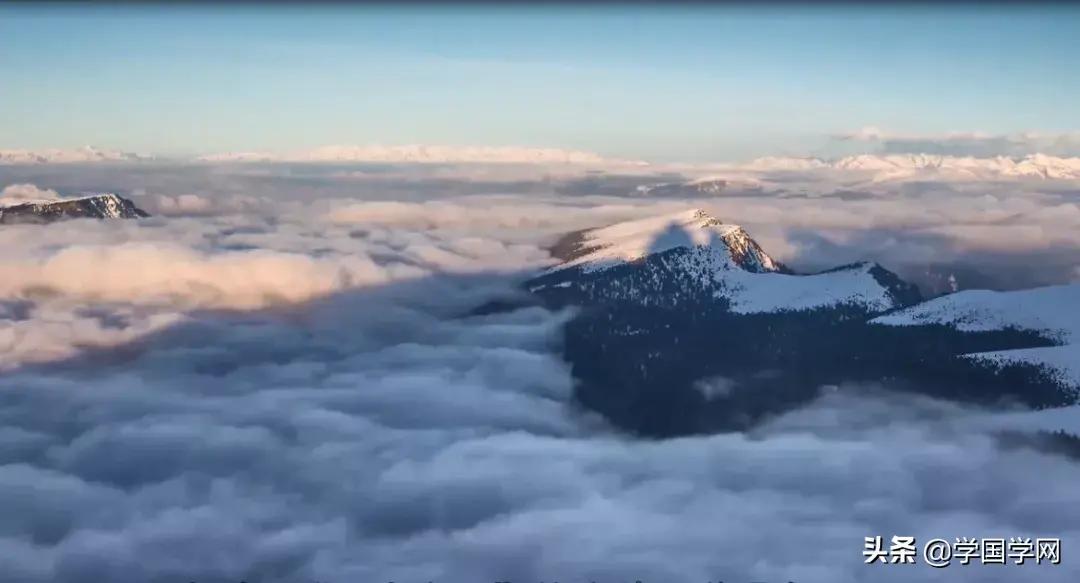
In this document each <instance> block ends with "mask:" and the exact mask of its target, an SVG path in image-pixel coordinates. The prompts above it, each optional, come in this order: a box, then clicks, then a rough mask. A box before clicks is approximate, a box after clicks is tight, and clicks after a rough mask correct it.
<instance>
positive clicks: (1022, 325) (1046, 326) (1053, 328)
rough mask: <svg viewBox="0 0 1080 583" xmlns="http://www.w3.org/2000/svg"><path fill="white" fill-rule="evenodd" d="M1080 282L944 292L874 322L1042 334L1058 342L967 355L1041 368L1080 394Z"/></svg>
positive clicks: (995, 362) (996, 364) (990, 361)
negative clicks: (997, 289)
mask: <svg viewBox="0 0 1080 583" xmlns="http://www.w3.org/2000/svg"><path fill="white" fill-rule="evenodd" d="M1078 306H1080V285H1059V286H1051V287H1042V288H1035V289H1029V290H1020V291H1011V292H994V291H986V290H970V291H962V292H957V293H954V294H951V295H947V296H942V297H939V298H936V299H933V300H931V301H929V302H926V303H923V304H919V305H916V306H912V307H910V308H907V309H904V310H900V311H898V312H896V313H893V314H889V315H888V316H882V317H879V318H875V319H873V320H871V323H872V324H884V325H889V326H918V325H920V324H946V325H952V326H955V327H956V328H957V329H959V330H964V331H972V332H974V331H989V330H1003V329H1006V328H1018V329H1022V330H1030V331H1034V332H1037V333H1039V334H1040V335H1042V336H1045V337H1047V338H1049V339H1051V340H1053V341H1055V342H1058V343H1060V346H1052V347H1044V348H1025V349H1018V350H1003V351H996V352H979V353H974V354H967V355H964V356H965V357H967V358H971V359H974V360H978V361H981V362H983V363H986V364H988V365H990V366H994V367H1002V366H1007V365H1009V364H1017V363H1026V364H1033V365H1037V366H1040V367H1041V368H1042V369H1043V370H1044V371H1046V373H1047V374H1048V375H1050V376H1051V377H1052V378H1053V380H1054V382H1056V383H1057V384H1058V385H1060V386H1061V387H1063V388H1065V389H1066V390H1070V391H1073V392H1074V393H1076V394H1077V396H1080V309H1078Z"/></svg>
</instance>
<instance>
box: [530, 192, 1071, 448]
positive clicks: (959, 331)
mask: <svg viewBox="0 0 1080 583" xmlns="http://www.w3.org/2000/svg"><path fill="white" fill-rule="evenodd" d="M552 254H553V256H554V257H555V258H556V259H557V260H558V263H557V264H555V265H553V266H552V267H550V268H548V269H546V270H544V271H543V272H542V273H540V274H538V275H537V276H536V277H534V278H533V279H531V280H529V281H527V282H526V283H525V287H526V289H527V290H528V291H529V293H530V294H531V296H532V297H533V298H535V299H536V300H537V301H539V302H540V303H542V304H545V305H547V306H548V307H551V308H563V307H574V308H576V309H577V310H576V314H577V316H576V317H575V318H574V319H573V320H572V321H571V322H570V323H569V324H568V325H567V327H566V334H565V337H564V343H563V344H564V345H563V351H564V356H565V358H566V359H567V361H568V362H569V363H570V364H571V366H572V370H573V374H574V376H575V378H576V379H577V381H578V384H577V388H576V389H575V391H576V393H575V394H576V396H577V399H578V401H579V402H580V403H582V404H583V405H584V406H585V407H587V408H590V409H592V410H594V411H597V412H599V413H601V414H602V415H604V416H605V417H606V418H608V419H609V420H610V421H611V422H612V423H614V424H615V425H616V426H618V427H621V428H623V429H625V430H627V431H630V432H634V433H637V434H640V435H647V436H654V437H664V436H676V435H686V434H692V433H698V432H714V431H726V430H733V429H745V428H747V427H751V426H753V424H755V423H757V422H758V421H760V420H762V419H764V418H767V417H768V416H769V415H773V414H776V413H780V412H783V411H786V410H790V409H791V408H792V407H796V406H798V405H799V404H801V403H805V402H807V401H809V400H811V399H813V398H815V397H816V396H817V395H818V394H820V391H821V390H822V388H823V387H829V386H834V385H840V384H844V383H849V382H853V383H871V384H873V385H875V386H884V387H886V388H888V389H892V390H896V391H910V392H918V393H923V394H928V395H931V396H933V397H936V398H941V399H952V400H958V401H966V402H978V403H980V404H984V405H993V404H998V403H1001V402H1003V401H1004V402H1012V403H1021V404H1026V405H1028V406H1029V407H1032V408H1037V409H1042V408H1051V407H1067V406H1075V405H1077V403H1080V397H1078V391H1077V387H1078V383H1077V382H1076V379H1075V378H1074V377H1073V376H1071V375H1070V374H1068V373H1070V371H1071V370H1072V369H1069V366H1072V365H1071V364H1064V365H1062V363H1064V362H1066V361H1067V362H1071V363H1073V364H1075V362H1076V360H1075V358H1074V357H1075V356H1077V355H1076V354H1075V353H1074V352H1073V350H1072V345H1071V344H1063V343H1064V342H1066V339H1067V338H1071V336H1069V334H1072V332H1070V330H1074V329H1076V328H1075V324H1076V323H1075V322H1073V321H1072V320H1074V319H1077V318H1080V317H1078V316H1077V314H1076V313H1075V311H1074V313H1072V314H1071V315H1069V316H1065V317H1056V316H1054V314H1057V313H1058V312H1055V311H1054V308H1053V306H1057V309H1058V310H1062V309H1065V308H1064V307H1065V306H1070V305H1080V302H1078V301H1077V300H1078V299H1080V297H1077V295H1076V290H1075V289H1071V288H1060V289H1057V288H1047V289H1045V290H1033V291H1032V292H1030V293H1029V294H1028V295H1027V296H1024V295H1022V294H1021V295H1015V296H1014V295H1008V294H987V293H975V292H959V293H956V294H952V295H950V296H945V297H942V298H940V299H937V300H934V301H931V302H926V303H923V302H922V298H921V297H920V296H919V294H918V291H917V290H916V288H915V287H914V286H912V285H910V284H908V283H907V282H905V281H903V280H902V279H900V278H899V277H898V276H896V275H895V274H893V273H892V272H890V271H888V270H886V269H885V268H883V267H882V266H880V265H877V264H873V263H858V264H854V265H848V266H842V267H838V268H835V269H832V270H829V271H826V272H822V273H816V274H805V275H800V274H796V273H793V272H792V271H791V270H790V269H788V268H786V267H784V266H783V265H782V264H780V263H779V262H777V261H776V260H775V259H773V258H772V257H770V256H769V254H768V253H767V252H766V251H765V250H764V249H762V248H761V246H760V245H758V244H757V243H756V242H754V240H753V239H752V238H751V237H750V235H749V234H748V233H747V232H746V231H745V230H744V229H742V228H740V227H738V226H736V225H730V224H726V223H725V222H723V221H721V220H719V219H717V218H715V217H712V216H709V215H708V214H707V213H704V212H702V211H700V210H689V211H686V212H683V213H677V214H672V215H662V216H658V217H654V218H650V219H643V220H637V221H628V222H624V223H619V224H617V225H611V226H607V227H602V228H597V229H590V230H586V231H581V232H577V233H571V234H569V235H567V236H566V237H564V238H563V239H562V240H560V241H559V242H558V243H557V244H556V245H555V246H554V247H553V248H552ZM1070 302H1071V303H1070ZM1032 304H1038V305H1039V307H1038V308H1037V309H1036V311H1035V312H1032V311H1031V310H1030V309H1029V308H1030V306H1031V305H1032ZM1038 310H1042V311H1038ZM904 323H907V324H909V325H898V324H904ZM1070 359H1072V360H1070ZM710 383H712V384H716V383H720V384H722V385H723V386H724V387H725V390H724V391H722V392H721V393H717V392H716V391H708V390H704V389H703V388H702V387H708V386H712V384H710ZM1078 410H1080V409H1078Z"/></svg>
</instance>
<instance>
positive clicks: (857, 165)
mask: <svg viewBox="0 0 1080 583" xmlns="http://www.w3.org/2000/svg"><path fill="white" fill-rule="evenodd" d="M735 167H737V168H739V169H742V170H754V171H759V172H790V171H822V170H824V171H843V172H849V173H856V172H857V173H863V174H865V175H867V176H868V177H869V179H870V180H871V181H877V182H885V181H895V180H923V179H925V180H932V179H938V180H1000V179H1010V178H1012V179H1015V178H1035V179H1063V180H1069V179H1080V158H1059V157H1056V156H1047V155H1045V154H1033V155H1030V156H1025V157H1023V158H1008V157H1004V156H999V157H996V158H971V157H954V156H936V155H930V154H895V155H872V154H863V155H858V156H848V157H846V158H840V159H838V160H833V161H828V160H823V159H820V158H760V159H758V160H754V161H753V162H750V163H748V164H742V165H736V166H735Z"/></svg>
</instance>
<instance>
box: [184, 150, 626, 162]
mask: <svg viewBox="0 0 1080 583" xmlns="http://www.w3.org/2000/svg"><path fill="white" fill-rule="evenodd" d="M198 160H199V161H202V162H402V163H405V162H411V163H426V164H453V163H456V164H469V163H474V164H575V165H600V164H613V163H624V164H641V163H639V162H631V161H620V160H610V159H606V158H604V157H602V156H600V155H598V154H594V153H592V152H581V151H576V150H560V149H555V148H518V147H465V148H453V147H448V146H421V145H410V146H328V147H323V148H316V149H314V150H307V151H303V152H292V153H287V154H261V153H241V154H230V153H227V154H216V155H211V156H204V157H201V158H198Z"/></svg>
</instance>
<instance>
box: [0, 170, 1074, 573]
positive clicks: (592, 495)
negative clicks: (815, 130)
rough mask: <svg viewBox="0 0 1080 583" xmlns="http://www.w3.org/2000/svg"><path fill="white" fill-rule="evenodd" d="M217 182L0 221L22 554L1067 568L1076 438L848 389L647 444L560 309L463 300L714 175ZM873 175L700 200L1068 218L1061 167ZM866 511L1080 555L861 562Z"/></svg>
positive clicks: (961, 217) (832, 232)
mask: <svg viewBox="0 0 1080 583" xmlns="http://www.w3.org/2000/svg"><path fill="white" fill-rule="evenodd" d="M229 180H232V179H229ZM147 182H148V183H156V184H158V185H162V184H165V185H167V184H168V183H169V181H167V180H164V179H163V178H161V177H156V178H149V179H147ZM213 184H215V186H204V187H201V188H195V187H193V186H192V185H191V184H189V183H184V184H173V185H172V186H171V187H170V186H166V187H162V186H149V187H146V188H145V189H144V190H142V191H140V192H137V193H134V194H132V191H133V190H135V187H134V185H129V186H131V188H129V190H128V192H127V194H130V195H132V196H133V197H134V198H135V199H137V201H139V203H140V204H145V203H148V202H150V201H157V204H159V205H160V206H159V207H158V208H159V209H166V208H170V207H169V205H170V204H171V205H173V207H171V208H175V209H177V213H176V214H178V215H193V214H198V215H199V216H173V217H164V216H162V217H155V218H152V219H146V220H140V221H126V222H98V221H76V222H68V223H57V224H54V225H47V226H11V227H5V228H4V229H0V248H3V249H5V253H4V254H2V255H0V399H2V406H0V457H2V459H0V515H2V516H3V517H4V519H3V520H0V570H2V572H4V573H5V580H6V581H13V582H18V583H39V582H40V583H45V582H49V583H90V582H96V581H117V582H128V581H130V582H133V583H134V582H140V583H175V582H176V581H196V582H199V583H202V582H220V583H226V582H228V583H235V582H237V581H245V580H246V581H261V582H263V583H298V582H302V581H325V582H328V583H335V582H343V581H375V582H378V581H383V582H386V581H397V582H399V583H402V582H405V583H408V582H414V581H415V582H426V581H433V582H439V581H520V582H525V581H534V582H539V581H562V582H572V581H583V582H584V581H595V582H596V583H606V582H609V581H610V582H612V583H615V582H624V581H635V580H640V581H642V582H648V581H670V582H673V583H704V582H706V581H717V580H722V581H749V580H755V581H765V582H770V583H771V582H774V581H794V582H796V583H861V582H871V581H874V582H884V583H888V582H896V583H900V582H907V581H911V580H912V579H917V580H919V581H928V582H929V581H971V582H973V583H974V582H978V583H995V582H999V581H1000V582H1002V583H1004V582H1007V581H1015V580H1018V579H1029V578H1034V577H1039V578H1040V580H1044V581H1048V582H1051V583H1052V582H1055V581H1060V582H1066V581H1070V582H1071V581H1074V580H1076V577H1077V575H1078V574H1080V565H1078V564H1076V563H1075V562H1074V561H1072V560H1071V559H1070V557H1069V556H1068V552H1069V549H1071V548H1073V545H1075V543H1076V542H1077V541H1078V539H1080V527H1078V525H1077V524H1076V522H1075V520H1073V518H1072V517H1073V516H1076V515H1077V513H1078V512H1080V502H1078V501H1077V499H1076V496H1075V494H1074V488H1073V485H1074V484H1076V483H1077V482H1078V481H1080V466H1077V465H1075V464H1072V463H1070V462H1067V461H1065V460H1063V459H1061V458H1057V457H1052V456H1049V455H1045V454H1039V453H1035V452H1033V451H1028V450H1016V451H1009V452H1006V451H1002V450H1000V449H998V448H997V447H996V446H995V444H994V442H993V441H992V440H991V439H990V438H989V437H987V436H985V435H981V434H978V433H972V432H956V431H954V430H953V429H952V426H953V425H952V421H953V420H956V419H960V418H963V417H965V416H966V415H968V412H965V411H961V410H957V409H955V408H952V407H950V406H947V405H943V404H940V403H933V402H923V401H912V400H906V401H903V402H897V401H895V400H892V399H889V398H888V397H886V396H883V395H878V394H877V393H876V392H875V391H874V390H873V388H872V387H844V388H843V389H842V390H840V391H837V392H835V393H832V394H830V395H828V396H827V397H826V398H825V399H823V400H822V401H820V402H818V403H816V404H815V405H814V406H813V407H811V408H809V409H807V410H805V411H800V412H797V413H794V414H791V415H789V416H786V417H784V418H781V419H777V420H774V421H773V422H772V423H771V424H770V425H768V426H766V427H764V428H762V429H761V430H760V431H757V432H755V433H754V434H750V435H725V436H712V437H699V438H688V439H680V440H672V441H668V442H662V443H643V442H638V441H633V440H629V439H625V438H622V437H619V436H617V435H615V434H613V433H612V432H611V431H610V430H608V429H607V428H606V426H605V425H604V424H603V423H602V422H601V420H599V419H596V418H594V417H592V416H590V415H587V414H585V413H583V412H581V411H579V410H578V409H577V408H576V407H574V406H573V405H572V401H571V392H572V379H571V377H570V375H569V371H568V370H567V368H566V366H565V364H563V363H562V362H561V361H560V359H559V357H558V350H559V341H560V330H561V324H562V322H563V321H564V319H565V318H566V317H568V315H567V314H558V313H550V312H546V311H543V310H539V309H528V310H522V311H518V312H515V313H510V314H503V315H494V316H486V317H477V318H465V317H463V314H465V313H467V312H468V310H469V309H470V308H471V307H473V306H475V305H478V304H480V303H483V302H484V301H486V300H489V299H493V298H499V297H503V296H505V295H507V294H510V293H512V292H513V289H514V285H515V283H516V282H517V281H519V280H520V279H521V278H522V277H523V276H524V275H523V273H522V270H525V269H528V268H531V267H538V266H540V265H543V264H544V263H545V261H547V258H546V254H545V253H544V251H543V249H542V246H543V245H544V244H545V243H546V242H548V241H550V240H551V238H552V237H554V236H556V235H557V234H559V233H561V232H564V231H567V230H571V229H575V228H583V227H588V226H594V225H597V224H602V223H605V222H610V221H613V220H619V219H624V218H630V217H634V216H644V215H646V214H656V213H660V212H668V211H672V210H682V209H685V208H687V206H688V205H690V204H693V205H694V206H702V203H701V201H694V202H692V203H691V202H690V201H665V202H656V201H642V200H633V199H627V198H592V197H584V198H570V199H568V198H558V197H539V196H535V197H531V198H526V197H522V196H510V195H507V196H485V197H460V198H433V199H431V200H418V201H415V202H406V203H400V202H399V203H393V202H386V201H379V200H378V197H377V196H373V197H372V198H374V199H375V200H363V199H361V198H358V197H356V196H350V195H349V192H348V189H349V188H351V186H349V184H348V183H341V184H338V185H337V186H334V187H325V188H326V191H325V192H324V195H323V196H322V197H319V198H312V197H310V195H311V193H312V192H313V191H312V190H310V189H298V190H294V189H293V185H294V183H291V182H287V181H286V182H281V183H277V184H276V185H274V184H271V185H270V186H267V187H266V188H265V189H261V190H256V191H248V190H241V189H237V188H233V186H234V185H235V183H232V182H229V181H228V180H223V181H221V182H215V183H213ZM222 185H225V186H222ZM110 186H114V185H110ZM55 188H57V189H58V190H63V188H61V187H60V186H56V187H55ZM318 188H319V189H320V192H323V191H322V190H321V189H322V188H323V187H322V186H320V187H318ZM986 188H987V189H990V188H991V187H989V186H988V187H986ZM20 192H22V191H21V190H20ZM987 192H994V194H989V195H988V194H986V193H987ZM871 194H872V196H871V198H868V199H865V200H863V201H850V200H847V201H845V200H841V199H839V198H832V197H824V198H822V197H818V198H795V199H785V200H777V199H770V198H742V199H736V200H729V201H722V202H720V203H717V202H715V201H714V202H713V203H711V204H706V205H704V206H706V207H707V208H708V209H709V210H710V211H712V212H715V213H716V214H718V215H720V216H725V217H735V218H737V219H738V220H739V221H740V222H743V223H745V224H746V226H747V228H748V229H749V230H750V231H751V234H753V235H754V236H755V237H757V238H759V239H760V240H761V242H762V244H763V246H765V248H766V249H767V250H769V252H770V253H775V254H776V255H779V256H781V257H794V258H798V257H800V256H802V255H806V254H810V255H821V256H825V257H826V259H827V260H835V259H840V258H841V257H843V256H845V254H855V253H857V252H860V251H861V252H865V253H868V254H873V253H880V254H886V255H888V254H889V253H894V254H897V255H901V254H918V253H922V255H919V257H921V258H924V259H927V260H929V259H932V258H934V257H935V256H937V255H938V254H941V253H953V254H957V255H961V254H963V253H975V252H981V253H997V254H1001V253H1012V252H1019V251H1029V252H1034V251H1042V252H1049V251H1050V250H1054V249H1061V248H1064V247H1065V246H1067V245H1074V244H1076V243H1077V242H1078V240H1077V235H1076V234H1075V233H1077V232H1080V230H1077V229H1076V227H1077V226H1080V225H1078V223H1080V211H1077V210H1076V207H1075V202H1071V201H1073V200H1074V199H1071V198H1069V197H1070V196H1072V195H1071V194H1068V193H1065V194H1062V193H1057V194H1053V193H1046V192H1042V193H1037V192H1021V193H1016V192H1014V193H1012V194H1008V193H1006V192H998V191H990V190H984V191H983V192H982V193H973V192H958V191H953V190H949V191H941V192H931V191H920V192H918V193H911V192H906V193H905V192H891V193H888V194H887V195H886V194H883V193H876V194H875V193H871ZM185 196H194V197H197V198H183V197H185ZM168 201H172V202H168ZM196 201H200V202H196ZM245 205H249V206H245ZM1070 205H1071V206H1070ZM147 206H149V205H148V204H147ZM1069 209H1072V210H1071V211H1070V210H1069ZM148 210H149V209H148ZM811 230H813V231H814V232H817V233H820V237H818V238H816V239H815V238H812V237H810V236H809V234H808V233H810V232H811ZM890 232H891V233H892V235H889V236H885V237H881V236H880V235H884V234H886V233H890ZM875 237H877V238H875ZM943 241H944V242H943ZM830 245H831V247H830ZM943 250H944V251H943ZM1048 477H1053V478H1052V479H1048ZM874 535H881V536H885V537H889V536H891V535H910V536H916V537H919V538H920V539H929V538H934V537H943V538H950V539H951V538H953V537H960V536H967V537H1012V536H1030V537H1033V538H1034V537H1060V538H1062V539H1063V541H1064V543H1063V544H1064V546H1065V555H1064V559H1063V561H1064V562H1063V564H1061V565H1057V566H1045V565H1044V566H1038V567H1037V566H1032V565H1029V566H1024V567H1017V566H1013V565H1010V566H1005V567H1000V568H994V567H984V566H980V565H974V566H968V567H961V566H953V567H950V568H948V569H939V570H937V569H930V568H926V567H924V566H893V565H891V566H880V565H878V566H873V567H871V566H868V565H864V564H863V557H862V555H861V551H862V545H863V540H862V539H863V537H865V536H874Z"/></svg>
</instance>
